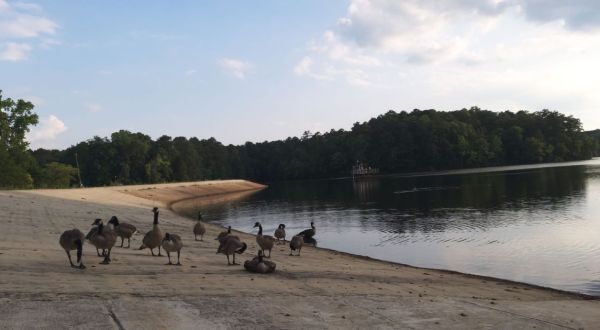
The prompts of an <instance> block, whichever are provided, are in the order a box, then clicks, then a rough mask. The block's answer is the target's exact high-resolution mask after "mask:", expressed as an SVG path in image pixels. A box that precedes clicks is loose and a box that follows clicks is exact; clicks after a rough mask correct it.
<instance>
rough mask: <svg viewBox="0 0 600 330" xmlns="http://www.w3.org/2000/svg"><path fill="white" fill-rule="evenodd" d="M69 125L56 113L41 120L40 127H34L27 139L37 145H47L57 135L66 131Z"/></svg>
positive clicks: (38, 146)
mask: <svg viewBox="0 0 600 330" xmlns="http://www.w3.org/2000/svg"><path fill="white" fill-rule="evenodd" d="M66 130H67V126H65V123H64V122H63V121H62V120H60V119H58V117H56V116H55V115H50V116H48V117H47V118H44V119H42V120H40V124H39V126H38V127H34V128H33V129H32V130H31V132H30V133H29V134H28V136H27V140H28V141H29V142H30V143H31V144H32V145H35V147H37V148H40V147H45V146H49V145H51V144H52V142H53V141H54V140H55V139H56V137H57V136H58V135H59V134H61V133H63V132H65V131H66Z"/></svg>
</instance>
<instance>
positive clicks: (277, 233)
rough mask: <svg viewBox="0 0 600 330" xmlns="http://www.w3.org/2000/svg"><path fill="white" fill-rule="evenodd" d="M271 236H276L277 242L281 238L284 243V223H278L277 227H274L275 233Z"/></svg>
mask: <svg viewBox="0 0 600 330" xmlns="http://www.w3.org/2000/svg"><path fill="white" fill-rule="evenodd" d="M273 236H275V238H277V242H279V241H280V240H283V243H284V244H285V225H284V224H282V223H280V224H279V227H277V229H275V233H274V234H273Z"/></svg>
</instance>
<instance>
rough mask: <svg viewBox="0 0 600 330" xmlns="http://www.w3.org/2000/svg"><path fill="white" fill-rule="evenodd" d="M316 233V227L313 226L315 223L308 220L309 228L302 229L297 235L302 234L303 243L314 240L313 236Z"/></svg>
mask: <svg viewBox="0 0 600 330" xmlns="http://www.w3.org/2000/svg"><path fill="white" fill-rule="evenodd" d="M316 234H317V228H316V227H315V223H314V222H312V221H311V222H310V228H309V229H306V230H303V231H301V232H299V233H298V235H302V236H303V237H304V242H305V243H310V242H314V239H313V236H315V235H316ZM298 235H296V236H298Z"/></svg>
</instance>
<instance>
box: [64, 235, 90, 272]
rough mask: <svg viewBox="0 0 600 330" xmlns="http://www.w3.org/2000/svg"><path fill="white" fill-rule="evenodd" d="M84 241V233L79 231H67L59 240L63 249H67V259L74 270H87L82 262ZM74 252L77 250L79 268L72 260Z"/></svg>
mask: <svg viewBox="0 0 600 330" xmlns="http://www.w3.org/2000/svg"><path fill="white" fill-rule="evenodd" d="M83 240H84V236H83V233H82V232H81V231H80V230H79V229H71V230H66V231H65V232H64V233H62V235H60V238H59V240H58V242H59V243H60V246H62V248H63V249H65V252H66V253H67V257H69V263H70V264H71V267H73V268H79V269H85V266H84V265H83V261H82V260H81V254H82V251H83ZM72 250H77V263H78V264H79V266H75V265H74V264H73V261H72V260H71V251H72Z"/></svg>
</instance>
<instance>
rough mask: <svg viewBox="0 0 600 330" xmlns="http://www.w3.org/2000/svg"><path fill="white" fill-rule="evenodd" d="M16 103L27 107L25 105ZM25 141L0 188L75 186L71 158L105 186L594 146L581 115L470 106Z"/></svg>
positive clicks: (514, 158)
mask: <svg viewBox="0 0 600 330" xmlns="http://www.w3.org/2000/svg"><path fill="white" fill-rule="evenodd" d="M19 102H21V101H19ZM16 104H17V105H13V106H12V108H11V107H3V108H4V110H3V111H2V113H3V114H4V117H2V118H3V119H2V120H3V122H2V130H3V132H4V127H5V124H4V118H5V117H7V116H6V114H8V113H11V111H13V110H14V109H15V107H16V108H18V104H19V103H18V102H17V103H16ZM24 105H25V106H24ZM21 107H22V108H23V107H24V108H29V107H31V109H32V106H31V104H30V103H27V102H25V103H22V104H21ZM7 109H8V110H7ZM11 109H12V110H11ZM31 109H30V110H31ZM25 113H29V116H30V117H28V118H29V121H28V122H27V124H26V125H25V127H27V126H28V125H33V124H35V123H36V122H37V116H35V115H34V114H33V113H31V112H27V111H25ZM8 117H10V116H8ZM19 122H20V123H21V122H22V121H19ZM10 123H11V121H10V120H9V121H8V126H10ZM13 125H14V123H13ZM20 125H23V124H20ZM22 130H23V129H22V128H21V131H22ZM8 131H9V130H8ZM16 132H17V133H18V132H20V131H19V130H17V131H16ZM2 134H4V133H2ZM17 135H19V134H17ZM3 136H4V135H3ZM3 136H2V137H3ZM22 136H23V134H21V135H19V136H18V137H13V138H11V139H9V140H10V141H16V140H18V139H19V137H22ZM21 140H22V139H21ZM3 141H4V140H3ZM23 143H24V144H23ZM23 143H21V144H17V146H20V149H19V147H16V148H15V147H10V143H9V144H7V145H5V144H4V143H3V150H0V165H1V166H2V168H5V163H6V159H7V157H8V159H13V161H12V162H11V161H9V162H8V163H10V166H12V167H11V168H14V169H15V170H14V171H13V172H14V173H16V175H17V176H21V177H26V178H27V179H26V180H25V181H23V180H21V179H19V180H16V181H14V180H13V181H11V180H10V179H7V177H6V175H0V186H3V187H17V186H22V187H31V186H33V187H64V186H78V185H79V180H78V176H77V170H76V168H77V160H78V162H79V169H80V172H81V179H82V183H83V185H84V186H104V185H119V184H136V183H157V182H175V181H189V180H208V179H226V178H245V179H250V180H256V181H260V182H270V181H278V180H294V179H311V178H327V177H340V176H348V175H349V173H350V169H351V167H352V165H353V164H354V163H355V162H356V161H357V160H360V161H362V162H364V163H367V164H368V165H370V166H373V167H377V168H379V169H380V171H381V172H382V173H397V172H412V171H428V170H443V169H456V168H467V167H483V166H496V165H511V164H524V163H539V162H557V161H569V160H582V159H589V158H591V157H592V156H593V155H594V153H595V151H596V149H597V144H596V142H595V141H594V139H592V138H591V137H589V136H588V135H586V134H584V132H583V131H582V126H581V123H580V121H579V120H578V119H576V118H573V117H572V116H565V115H563V114H561V113H558V112H555V111H548V110H543V111H538V112H526V111H519V112H516V113H515V112H510V111H505V112H492V111H486V110H481V109H479V108H476V107H474V108H471V109H463V110H459V111H451V112H442V111H435V110H424V111H422V110H413V111H411V112H404V111H402V112H394V111H389V112H387V113H385V114H383V115H380V116H378V117H377V118H373V119H371V120H369V121H368V122H364V123H356V124H354V126H353V127H352V129H351V130H349V131H346V130H331V131H329V132H327V133H323V134H321V133H315V134H312V133H310V132H305V133H304V134H303V135H302V136H301V137H290V138H287V139H285V140H278V141H271V142H262V143H251V142H247V143H245V144H243V145H239V146H234V145H227V146H225V145H223V144H221V143H220V142H218V141H217V140H215V139H214V138H210V139H204V140H200V139H197V138H190V139H188V138H185V137H175V138H172V137H170V136H166V135H165V136H161V137H160V138H158V139H157V140H153V139H152V138H151V137H149V136H148V135H145V134H142V133H132V132H128V131H124V130H122V131H119V132H115V133H113V134H112V135H111V136H110V138H101V137H94V138H92V139H90V140H87V141H84V142H80V143H78V144H77V145H74V146H71V147H70V148H67V149H65V150H45V149H38V150H35V151H28V150H26V149H23V146H26V143H25V142H23ZM6 146H9V147H8V148H6ZM5 155H8V156H5ZM15 171H16V172H15ZM19 171H20V172H19ZM3 172H4V171H3ZM17 172H18V173H17ZM11 175H12V174H11ZM19 182H20V184H19Z"/></svg>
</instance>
